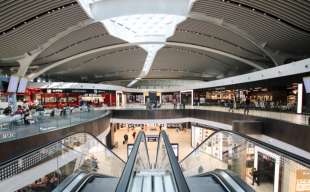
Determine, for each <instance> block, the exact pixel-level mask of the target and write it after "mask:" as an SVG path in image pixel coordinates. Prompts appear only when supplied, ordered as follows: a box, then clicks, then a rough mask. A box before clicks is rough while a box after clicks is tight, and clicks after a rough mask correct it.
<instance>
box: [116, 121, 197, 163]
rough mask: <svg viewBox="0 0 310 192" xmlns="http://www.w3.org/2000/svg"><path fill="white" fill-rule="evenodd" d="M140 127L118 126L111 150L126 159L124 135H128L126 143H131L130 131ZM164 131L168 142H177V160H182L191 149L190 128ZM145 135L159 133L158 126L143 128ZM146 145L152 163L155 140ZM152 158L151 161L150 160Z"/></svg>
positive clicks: (154, 155)
mask: <svg viewBox="0 0 310 192" xmlns="http://www.w3.org/2000/svg"><path fill="white" fill-rule="evenodd" d="M140 130H141V129H140V128H130V129H128V128H127V127H124V128H120V129H118V130H117V131H116V132H115V135H114V139H115V142H117V147H115V148H113V152H115V153H116V154H117V155H119V156H120V157H121V158H122V159H123V160H125V161H126V160H127V144H123V140H124V135H125V134H127V135H128V136H129V140H128V143H129V144H133V143H134V138H133V136H132V133H133V132H134V131H135V132H136V133H138V132H139V131H140ZM166 132H167V134H168V136H169V140H170V143H178V144H179V160H182V159H183V158H184V157H185V156H186V155H188V154H189V153H190V152H191V151H192V150H193V148H192V146H191V130H186V129H184V131H178V132H177V131H176V130H175V129H166ZM145 133H146V135H148V134H149V135H154V134H157V135H158V134H159V128H158V127H153V126H152V127H147V128H145ZM147 147H148V150H149V155H150V160H151V163H152V164H154V163H155V162H154V161H155V158H156V150H157V142H147ZM152 160H153V162H152Z"/></svg>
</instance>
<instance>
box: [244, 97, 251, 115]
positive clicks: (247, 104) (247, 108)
mask: <svg viewBox="0 0 310 192" xmlns="http://www.w3.org/2000/svg"><path fill="white" fill-rule="evenodd" d="M249 112H250V98H249V97H246V99H245V103H244V115H249Z"/></svg>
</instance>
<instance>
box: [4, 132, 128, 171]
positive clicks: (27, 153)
mask: <svg viewBox="0 0 310 192" xmlns="http://www.w3.org/2000/svg"><path fill="white" fill-rule="evenodd" d="M76 134H87V135H90V136H91V137H92V138H93V139H95V140H96V141H97V142H98V143H100V144H101V145H102V146H104V147H105V148H106V149H107V150H109V152H111V153H112V154H113V155H114V156H115V157H116V158H118V159H119V160H120V161H122V162H123V163H124V164H125V163H126V162H125V161H124V160H123V159H122V158H120V157H119V156H118V155H117V154H116V153H114V152H113V151H112V150H110V149H109V148H108V147H107V146H106V145H105V144H104V143H102V141H100V140H99V139H98V138H97V137H96V136H95V135H93V134H91V133H88V132H74V133H73V132H72V133H69V134H66V135H65V136H63V137H61V138H59V139H57V140H55V141H51V142H49V143H47V144H45V145H43V146H40V147H36V148H34V149H32V150H30V151H28V152H26V153H23V154H21V155H18V156H16V157H13V158H11V159H9V160H6V161H3V162H0V168H1V167H2V166H4V165H6V164H9V163H10V162H12V161H16V160H18V159H20V158H22V157H24V156H27V155H29V154H31V153H34V152H36V151H39V150H42V149H43V148H46V147H48V146H49V145H52V144H55V143H57V142H59V141H61V140H63V139H65V138H67V137H71V136H73V135H76Z"/></svg>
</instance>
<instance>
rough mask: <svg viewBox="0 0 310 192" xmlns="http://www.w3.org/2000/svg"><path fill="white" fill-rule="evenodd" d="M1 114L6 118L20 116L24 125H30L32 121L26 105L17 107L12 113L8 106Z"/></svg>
mask: <svg viewBox="0 0 310 192" xmlns="http://www.w3.org/2000/svg"><path fill="white" fill-rule="evenodd" d="M3 114H4V115H6V116H14V115H21V117H22V118H23V120H24V123H25V124H30V122H31V120H32V116H31V113H30V109H29V106H28V105H24V106H21V105H18V106H17V109H16V111H15V112H14V111H13V109H12V107H11V106H8V107H6V108H5V109H4V110H3Z"/></svg>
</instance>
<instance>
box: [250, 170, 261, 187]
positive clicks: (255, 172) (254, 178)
mask: <svg viewBox="0 0 310 192" xmlns="http://www.w3.org/2000/svg"><path fill="white" fill-rule="evenodd" d="M254 183H256V184H257V186H259V183H260V175H259V172H258V170H256V168H254V167H253V168H252V185H254Z"/></svg>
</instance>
